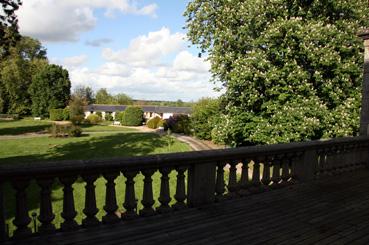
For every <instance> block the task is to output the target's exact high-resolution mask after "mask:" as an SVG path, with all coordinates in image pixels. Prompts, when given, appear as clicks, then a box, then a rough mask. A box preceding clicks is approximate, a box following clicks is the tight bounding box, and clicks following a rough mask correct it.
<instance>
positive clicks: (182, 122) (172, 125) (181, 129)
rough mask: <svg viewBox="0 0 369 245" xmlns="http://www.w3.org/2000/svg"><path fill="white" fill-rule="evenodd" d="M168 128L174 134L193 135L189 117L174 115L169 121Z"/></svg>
mask: <svg viewBox="0 0 369 245" xmlns="http://www.w3.org/2000/svg"><path fill="white" fill-rule="evenodd" d="M167 124H168V125H167V126H168V128H169V129H170V130H171V131H172V132H173V133H183V134H187V135H189V134H191V129H190V125H191V122H190V118H189V117H188V116H187V115H182V114H177V115H173V116H171V117H170V118H168V120H167Z"/></svg>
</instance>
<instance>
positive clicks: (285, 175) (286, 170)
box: [281, 155, 290, 185]
mask: <svg viewBox="0 0 369 245" xmlns="http://www.w3.org/2000/svg"><path fill="white" fill-rule="evenodd" d="M289 164H290V160H289V157H288V155H284V157H283V158H282V176H281V178H282V185H286V184H287V182H288V180H289V178H290V167H289Z"/></svg>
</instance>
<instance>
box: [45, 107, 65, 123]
mask: <svg viewBox="0 0 369 245" xmlns="http://www.w3.org/2000/svg"><path fill="white" fill-rule="evenodd" d="M49 114H50V120H51V121H63V119H64V111H63V109H50V110H49Z"/></svg>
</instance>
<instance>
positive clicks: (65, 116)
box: [63, 108, 70, 121]
mask: <svg viewBox="0 0 369 245" xmlns="http://www.w3.org/2000/svg"><path fill="white" fill-rule="evenodd" d="M69 119H70V110H69V108H64V109H63V120H64V121H68V120H69Z"/></svg>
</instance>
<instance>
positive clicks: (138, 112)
mask: <svg viewBox="0 0 369 245" xmlns="http://www.w3.org/2000/svg"><path fill="white" fill-rule="evenodd" d="M120 120H121V124H122V125H125V126H140V125H142V122H143V110H142V108H140V107H136V106H128V107H127V108H126V109H125V111H124V113H122V115H121V118H120Z"/></svg>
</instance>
